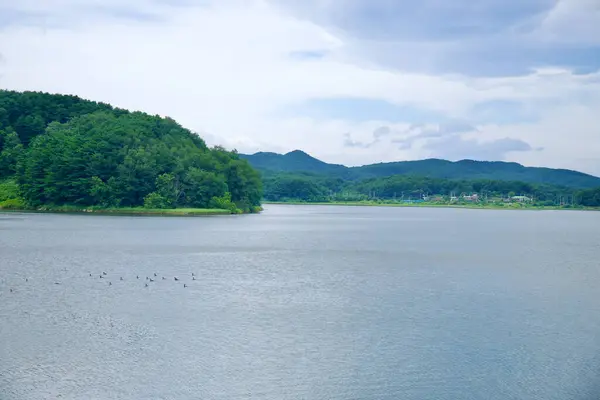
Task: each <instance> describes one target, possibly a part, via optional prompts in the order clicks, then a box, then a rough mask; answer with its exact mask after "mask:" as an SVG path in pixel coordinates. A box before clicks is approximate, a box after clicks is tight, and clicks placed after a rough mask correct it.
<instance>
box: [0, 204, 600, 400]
mask: <svg viewBox="0 0 600 400" xmlns="http://www.w3.org/2000/svg"><path fill="white" fill-rule="evenodd" d="M102 272H106V274H107V275H106V276H105V277H104V278H100V277H99V276H100V274H101V273H102ZM90 273H91V274H92V277H90V276H89V274H90ZM154 273H156V274H157V277H156V278H155V277H154ZM192 273H194V274H195V275H196V276H197V280H192V275H191V274H192ZM136 275H139V277H140V279H136ZM147 276H148V277H150V278H152V279H156V281H155V282H149V281H147V280H146V277H147ZM163 276H164V277H165V278H166V279H165V280H162V277H163ZM175 276H177V277H178V278H179V279H180V280H179V281H175V280H174V277H175ZM120 277H122V278H123V281H121V280H120ZM26 279H28V281H26ZM55 282H56V283H60V284H55ZM109 282H111V283H112V285H109ZM146 282H149V285H148V287H145V283H146ZM184 283H185V284H187V286H188V287H187V288H184V287H183V284H184ZM11 288H12V289H13V292H10V289H11ZM599 396H600V213H585V212H551V211H548V212H527V211H523V212H511V211H491V210H457V209H424V208H367V207H364V208H358V207H355V208H353V207H318V206H316V207H309V206H306V207H305V206H269V207H267V209H266V211H265V212H264V213H263V214H262V215H249V216H237V217H208V218H176V217H171V218H163V217H131V218H129V217H110V216H87V215H78V216H69V215H49V214H45V215H41V214H38V215H32V214H0V399H2V400H15V399H16V400H22V399H23V400H25V399H27V400H29V399H31V400H40V399H56V398H60V399H175V400H180V399H223V400H235V399H265V400H281V399H311V400H312V399H332V400H338V399H340V400H341V399H344V400H347V399H365V400H375V399H390V400H392V399H393V400H396V399H434V400H457V399H477V400H479V399H490V400H496V399H498V400H507V399H544V400H545V399H551V400H552V399H557V400H558V399H560V400H564V399H590V400H592V399H598V398H600V397H599Z"/></svg>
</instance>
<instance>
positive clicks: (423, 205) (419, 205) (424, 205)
mask: <svg viewBox="0 0 600 400" xmlns="http://www.w3.org/2000/svg"><path fill="white" fill-rule="evenodd" d="M263 204H276V205H296V206H348V207H406V208H409V207H410V208H464V209H469V210H508V211H511V210H514V211H526V210H529V211H600V208H593V207H570V208H565V207H559V206H525V207H521V206H518V207H512V206H508V207H504V206H496V205H471V204H434V203H405V204H402V203H367V202H359V201H354V202H353V201H349V202H341V201H332V202H302V201H264V202H263Z"/></svg>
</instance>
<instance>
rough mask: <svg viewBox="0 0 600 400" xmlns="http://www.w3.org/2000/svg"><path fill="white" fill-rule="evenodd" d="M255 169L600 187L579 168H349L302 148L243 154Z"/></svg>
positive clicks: (404, 164) (433, 164) (471, 164)
mask: <svg viewBox="0 0 600 400" xmlns="http://www.w3.org/2000/svg"><path fill="white" fill-rule="evenodd" d="M240 157H242V158H245V159H246V160H248V161H249V162H250V164H252V165H253V166H254V167H255V168H257V169H259V170H261V171H263V172H266V173H267V175H268V174H269V173H270V172H287V173H290V172H311V173H317V174H324V175H329V176H333V177H340V178H344V179H353V180H356V179H366V178H381V177H389V176H393V175H411V176H420V177H427V178H439V179H460V180H482V179H486V180H497V181H520V182H527V183H535V184H548V185H559V186H566V187H571V188H592V187H598V186H600V178H598V177H595V176H592V175H588V174H584V173H581V172H577V171H572V170H565V169H552V168H540V167H524V166H522V165H520V164H517V163H510V162H502V161H473V160H462V161H456V162H452V161H446V160H439V159H428V160H419V161H400V162H390V163H380V164H371V165H365V166H361V167H345V166H343V165H338V164H328V163H325V162H323V161H321V160H318V159H316V158H314V157H312V156H310V155H308V154H306V153H304V152H302V151H299V150H296V151H292V152H290V153H287V154H276V153H256V154H252V155H245V154H240Z"/></svg>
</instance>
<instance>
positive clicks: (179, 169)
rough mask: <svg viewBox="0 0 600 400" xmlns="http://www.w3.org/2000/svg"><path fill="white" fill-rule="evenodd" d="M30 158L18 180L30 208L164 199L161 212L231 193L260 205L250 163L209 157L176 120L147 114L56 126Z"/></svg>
mask: <svg viewBox="0 0 600 400" xmlns="http://www.w3.org/2000/svg"><path fill="white" fill-rule="evenodd" d="M25 155H26V156H25V157H24V159H23V162H22V165H21V168H20V170H19V174H18V178H19V182H20V183H21V185H22V190H23V194H24V197H25V199H26V200H27V201H28V202H30V203H31V204H32V205H40V204H73V205H107V206H108V205H111V206H115V205H120V206H124V207H131V206H140V205H142V204H146V203H147V201H151V202H157V201H158V197H157V196H160V198H161V199H162V200H161V201H160V204H161V206H160V207H158V208H171V207H196V208H206V207H208V204H209V202H210V200H211V199H212V198H213V197H218V196H222V195H223V194H225V192H227V191H230V192H231V193H232V194H233V193H235V196H237V199H240V200H242V199H252V201H254V203H252V202H251V203H250V204H251V205H258V204H260V195H261V192H260V181H259V180H258V179H257V178H256V177H257V176H258V174H257V173H256V172H255V171H254V170H253V169H252V168H251V167H250V166H249V165H248V163H247V162H246V161H242V160H239V159H237V158H236V156H235V155H234V154H232V153H227V152H225V151H224V150H221V149H217V150H209V149H208V148H207V147H206V145H205V144H204V142H203V141H202V140H200V139H199V138H197V137H196V136H195V135H194V134H193V133H191V132H190V131H188V130H186V129H184V128H182V127H181V126H180V125H178V124H177V123H176V122H174V121H173V120H170V119H163V118H160V117H153V116H149V115H146V114H142V113H130V114H123V115H121V116H117V115H114V114H111V113H106V112H97V113H93V114H89V115H84V116H81V117H77V118H74V119H72V120H71V121H69V122H67V123H65V124H59V123H51V124H50V125H49V126H48V128H47V131H46V134H45V135H42V136H38V137H37V138H35V139H34V140H33V141H32V142H31V144H30V146H29V148H28V149H27V150H26V153H25ZM150 193H155V194H156V195H153V196H152V197H150V198H147V196H148V195H149V194H150ZM232 197H233V198H234V200H235V199H236V198H235V197H234V196H233V195H232ZM153 204H154V203H153ZM153 208H156V207H153Z"/></svg>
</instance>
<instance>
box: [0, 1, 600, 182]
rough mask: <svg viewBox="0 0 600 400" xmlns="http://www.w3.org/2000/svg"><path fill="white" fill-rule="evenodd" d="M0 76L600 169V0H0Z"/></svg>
mask: <svg viewBox="0 0 600 400" xmlns="http://www.w3.org/2000/svg"><path fill="white" fill-rule="evenodd" d="M0 88H4V89H13V90H36V91H45V92H52V93H66V94H76V95H79V96H81V97H84V98H88V99H92V100H97V101H104V102H108V103H111V104H113V105H115V106H118V107H123V108H127V109H131V110H140V111H145V112H148V113H151V114H159V115H164V116H170V117H172V118H174V119H176V120H177V121H178V122H180V123H181V124H182V125H183V126H185V127H187V128H189V129H191V130H192V131H194V132H197V133H198V134H199V135H200V136H202V137H203V138H204V139H205V140H206V141H207V143H209V144H210V145H216V144H219V145H223V146H225V147H227V148H230V149H233V148H235V149H237V150H238V151H240V152H244V153H253V152H256V151H274V152H288V151H291V150H295V149H301V150H304V151H306V152H307V153H309V154H311V155H314V156H315V157H317V158H320V159H322V160H324V161H327V162H332V163H341V164H346V165H363V164H369V163H376V162H388V161H398V160H416V159H423V158H444V159H450V160H460V159H476V160H504V161H515V162H519V163H522V164H524V165H530V166H548V167H556V168H569V169H576V170H580V171H583V172H587V173H591V174H595V175H600V0H478V1H472V0H452V1H449V0H419V1H413V0H406V1H405V0H128V1H127V2H124V1H121V0H19V1H13V0H0Z"/></svg>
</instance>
